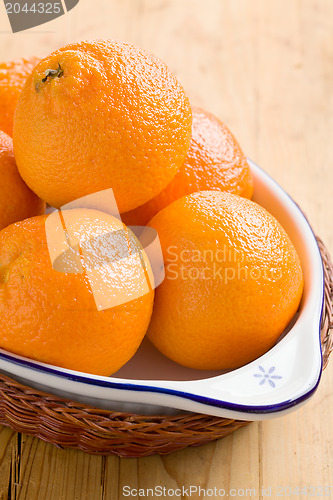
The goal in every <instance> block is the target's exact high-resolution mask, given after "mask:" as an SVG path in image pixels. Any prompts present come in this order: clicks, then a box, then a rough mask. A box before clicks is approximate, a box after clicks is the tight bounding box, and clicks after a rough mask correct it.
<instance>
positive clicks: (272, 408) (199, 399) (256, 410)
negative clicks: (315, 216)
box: [0, 160, 325, 414]
mask: <svg viewBox="0 0 333 500" xmlns="http://www.w3.org/2000/svg"><path fill="white" fill-rule="evenodd" d="M249 162H250V164H252V165H255V167H256V168H258V169H259V170H260V171H261V172H262V173H263V174H264V175H265V176H267V177H268V178H269V179H270V180H271V181H272V182H273V183H274V184H275V185H276V186H278V188H279V189H281V190H282V191H283V192H284V194H285V195H287V196H288V198H289V199H290V201H291V202H292V203H293V204H294V205H295V206H296V207H297V209H298V210H299V211H300V212H301V214H302V216H303V218H304V219H305V221H306V223H307V225H308V227H309V229H310V231H311V233H312V235H313V238H314V241H315V242H316V245H317V248H318V251H319V246H318V243H317V240H316V237H315V234H314V232H313V230H312V227H311V225H310V223H309V221H308V219H307V218H306V216H305V214H304V212H303V211H302V209H301V208H300V207H299V205H298V204H297V203H296V202H295V201H294V200H293V198H292V197H291V196H290V195H289V194H288V193H287V192H286V191H285V190H284V189H283V188H282V187H281V186H280V185H279V184H278V183H277V182H276V181H275V180H274V179H273V178H272V177H271V176H270V175H269V174H268V173H267V172H265V171H264V170H263V169H262V168H261V167H259V166H258V165H257V164H256V163H255V162H253V161H252V160H249ZM319 254H320V251H319ZM322 277H323V291H322V302H321V312H320V318H319V325H320V324H321V319H322V314H323V306H324V286H325V282H324V269H323V263H322ZM320 333H321V332H320V327H319V332H318V335H319V343H320ZM268 352H269V351H268ZM20 358H21V357H20ZM20 358H17V357H13V356H12V355H10V354H7V353H4V352H0V359H4V360H7V361H10V362H11V363H13V364H16V365H19V366H23V367H25V368H30V369H33V370H35V371H38V372H41V373H47V374H50V375H56V376H58V377H61V378H65V379H67V380H70V381H73V382H80V383H84V384H88V385H91V386H98V387H106V388H109V389H118V390H125V391H136V392H150V393H160V394H168V395H171V396H176V397H180V398H182V399H186V400H190V401H194V402H196V403H200V404H203V405H206V406H211V407H215V408H221V409H225V410H230V411H234V412H241V413H246V414H269V413H277V412H281V411H283V410H287V409H289V408H292V407H293V406H297V405H299V404H301V403H302V402H303V401H305V400H306V399H308V398H309V397H310V396H312V394H313V393H314V392H315V391H316V390H317V388H318V385H319V382H320V379H321V374H322V366H323V356H322V349H321V343H320V368H321V369H320V372H319V375H318V378H317V380H316V383H315V384H314V386H313V387H311V389H309V390H308V391H307V392H305V393H304V394H302V395H301V396H298V397H297V398H295V399H287V400H285V401H282V402H280V403H275V404H270V405H258V406H248V405H242V404H238V403H231V402H228V401H221V400H218V399H213V398H209V397H205V396H199V395H195V394H191V393H189V392H185V391H180V390H176V389H167V388H164V387H156V386H153V385H152V386H150V385H147V386H142V385H138V384H133V383H128V382H113V381H111V380H107V377H105V380H102V379H100V378H98V379H94V380H93V379H92V378H89V377H86V376H85V375H84V374H83V375H81V374H80V373H79V374H77V373H74V372H72V373H71V370H68V372H69V373H64V372H62V371H61V368H60V367H59V368H58V367H55V368H52V367H50V366H48V365H45V364H37V363H36V362H34V361H30V360H29V359H20ZM7 373H8V372H7Z"/></svg>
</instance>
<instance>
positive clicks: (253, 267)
mask: <svg viewBox="0 0 333 500" xmlns="http://www.w3.org/2000/svg"><path fill="white" fill-rule="evenodd" d="M149 225H150V226H152V227H153V228H155V229H156V230H157V232H158V235H159V238H160V241H161V245H162V249H163V254H164V259H165V268H166V278H165V280H164V281H163V283H162V284H161V285H160V286H159V287H158V288H157V289H156V297H155V305H154V311H153V316H152V320H151V323H150V326H149V330H148V337H149V338H150V339H151V341H152V342H153V343H154V345H155V346H156V347H157V348H158V349H159V350H160V351H161V352H162V353H163V354H165V355H166V356H168V357H169V358H171V359H172V360H173V361H176V362H178V363H180V364H182V365H185V366H188V367H191V368H196V369H207V370H222V369H233V368H237V367H239V366H241V365H244V364H246V363H248V362H250V361H252V360H254V359H255V358H257V357H259V356H260V355H262V354H264V353H265V352H266V351H267V350H268V349H270V348H271V347H272V346H273V345H274V343H275V342H276V341H277V339H278V338H279V336H280V335H281V334H282V333H283V331H284V329H285V328H286V327H287V325H288V324H289V322H290V321H291V320H292V318H293V316H294V315H295V313H296V311H297V308H298V306H299V303H300V300H301V296H302V290H303V275H302V269H301V265H300V260H299V257H298V255H297V253H296V250H295V248H294V246H293V245H292V243H291V241H290V239H289V237H288V235H287V234H286V232H285V231H284V229H283V228H282V227H281V225H280V224H279V222H278V221H277V220H276V219H275V218H274V217H272V216H271V215H270V214H269V213H268V212H267V211H266V210H265V209H264V208H262V207H261V206H259V205H257V204H256V203H254V202H252V201H250V200H248V199H246V198H242V197H240V196H237V195H233V194H230V193H225V192H216V191H206V192H199V193H194V194H192V195H188V196H185V197H183V198H181V199H179V200H177V201H175V202H174V203H172V204H171V205H169V206H168V207H167V208H165V209H163V210H161V211H160V212H159V213H158V214H157V215H156V216H155V217H154V218H153V219H152V220H151V222H150V223H149Z"/></svg>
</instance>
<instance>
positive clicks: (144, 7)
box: [0, 0, 333, 500]
mask: <svg viewBox="0 0 333 500" xmlns="http://www.w3.org/2000/svg"><path fill="white" fill-rule="evenodd" d="M100 37H111V38H115V39H121V40H127V41H131V42H134V43H136V44H138V45H140V46H142V47H144V48H146V49H148V50H150V51H151V52H154V53H156V54H157V55H158V56H160V57H161V58H162V59H163V60H164V61H165V62H166V63H167V64H168V65H169V66H170V67H171V68H172V69H173V71H174V72H175V73H176V75H177V76H178V78H179V79H180V81H181V82H182V83H183V85H184V86H185V88H186V89H187V92H188V94H189V96H190V99H191V101H192V102H193V103H195V104H197V105H200V106H202V107H204V108H206V109H208V110H209V111H211V112H213V113H214V114H216V115H217V116H218V117H220V118H221V119H222V120H224V121H225V122H226V123H227V124H228V125H229V127H230V128H231V130H232V131H233V132H234V134H235V135H236V137H237V138H238V140H239V142H240V144H241V145H242V147H243V149H244V151H245V152H246V154H247V155H248V156H249V157H251V158H252V159H253V160H255V161H256V162H257V163H259V164H260V165H261V166H262V167H264V168H265V169H266V170H267V171H268V172H269V173H270V174H271V175H272V176H274V177H275V179H277V181H278V182H280V184H282V186H283V187H284V188H285V189H286V190H287V191H288V192H289V193H290V194H291V195H292V196H293V197H294V199H295V200H296V201H297V202H298V203H299V205H300V206H301V207H302V208H303V210H304V211H305V213H306V214H307V216H308V217H309V219H310V221H311V223H312V226H313V228H314V229H315V231H316V232H317V234H319V235H320V236H321V237H322V238H323V239H324V241H325V243H326V245H327V246H328V248H330V249H331V251H333V227H332V217H331V214H332V211H333V198H332V184H333V147H332V146H333V2H332V0H119V1H118V0H97V1H94V2H93V1H92V0H80V2H79V4H78V5H77V6H76V7H75V8H74V9H73V10H72V11H71V12H69V13H68V14H66V15H65V16H63V17H60V18H58V19H56V20H54V21H52V22H50V23H48V24H46V25H43V26H40V27H39V28H36V29H33V30H30V31H26V32H22V33H17V34H11V32H10V31H9V23H8V20H7V18H6V14H5V11H4V6H3V4H2V2H1V6H0V60H1V59H3V60H4V59H11V58H14V57H17V56H22V55H25V56H28V55H32V54H37V55H44V54H45V55H46V54H47V53H48V52H50V51H51V50H53V49H55V48H57V47H59V46H61V45H63V44H65V43H67V42H70V41H73V40H79V39H84V38H100ZM332 378H333V360H332V361H331V363H330V364H329V366H328V368H327V369H326V370H325V372H324V374H323V377H322V380H321V383H320V387H319V389H318V391H317V392H316V394H315V395H314V397H313V398H312V399H311V400H310V401H309V402H308V403H307V404H306V405H305V406H304V407H302V408H301V409H299V410H297V411H295V412H293V413H291V414H290V415H287V416H284V417H280V418H277V419H274V420H271V421H267V422H260V423H252V424H251V425H249V426H247V427H245V428H243V429H240V430H238V431H237V432H235V433H233V434H232V435H230V436H229V437H227V438H225V439H223V440H220V441H218V442H214V443H211V444H208V445H205V446H202V447H199V448H193V449H186V450H183V451H181V452H177V453H174V454H172V455H169V456H167V457H163V458H161V457H159V456H152V457H149V458H142V459H119V458H118V457H96V456H90V455H87V454H84V453H82V452H77V451H75V450H59V449H57V448H56V447H54V446H52V445H50V444H46V443H44V442H42V441H40V440H38V439H37V438H33V437H29V436H26V435H18V434H17V433H15V432H13V431H12V430H11V429H9V428H5V427H0V496H1V498H2V499H7V498H10V499H14V498H15V499H20V500H21V499H22V500H23V499H28V500H37V499H38V500H43V499H47V500H62V499H65V500H72V499H80V500H85V499H87V500H99V499H116V498H125V495H124V492H123V487H124V486H130V487H131V488H143V489H146V488H153V487H154V486H156V485H162V486H165V487H166V488H174V489H175V488H177V487H180V488H181V487H182V486H184V487H185V488H189V487H190V486H198V487H199V486H201V487H202V488H213V489H214V488H215V487H216V488H217V489H220V488H224V489H225V490H226V493H229V496H233V497H234V498H244V497H250V496H251V497H252V498H258V499H259V498H260V499H261V498H266V497H268V496H270V498H280V497H281V498H287V497H290V498H292V499H296V498H301V499H304V498H310V497H320V496H324V497H325V498H330V496H328V495H327V494H328V492H329V488H330V495H331V497H333V427H332V426H331V422H332V419H333V381H332ZM262 487H263V488H264V489H265V491H264V492H262V490H261V489H262ZM288 488H290V489H288ZM325 488H326V489H325ZM250 489H252V491H250ZM254 490H255V491H254ZM263 493H264V494H263ZM269 494H270V495H269ZM184 497H186V496H183V498H184ZM130 498H133V497H130ZM134 498H137V497H134ZM191 498H198V494H194V493H193V494H192V497H191Z"/></svg>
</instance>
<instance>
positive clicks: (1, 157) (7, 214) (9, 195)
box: [0, 131, 45, 229]
mask: <svg viewBox="0 0 333 500" xmlns="http://www.w3.org/2000/svg"><path fill="white" fill-rule="evenodd" d="M44 212H45V203H44V202H43V201H42V200H41V199H39V198H38V196H36V195H35V193H33V192H32V191H31V190H30V189H29V188H28V186H27V185H26V184H25V183H24V182H23V180H22V178H21V176H20V174H19V173H18V170H17V166H16V163H15V159H14V152H13V141H12V139H11V138H10V137H9V136H8V135H7V134H5V133H4V132H1V131H0V229H3V228H4V227H6V226H9V224H12V223H13V222H17V221H20V220H23V219H27V218H28V217H33V216H34V215H41V214H43V213H44Z"/></svg>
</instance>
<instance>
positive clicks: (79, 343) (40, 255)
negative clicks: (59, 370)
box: [0, 209, 154, 375]
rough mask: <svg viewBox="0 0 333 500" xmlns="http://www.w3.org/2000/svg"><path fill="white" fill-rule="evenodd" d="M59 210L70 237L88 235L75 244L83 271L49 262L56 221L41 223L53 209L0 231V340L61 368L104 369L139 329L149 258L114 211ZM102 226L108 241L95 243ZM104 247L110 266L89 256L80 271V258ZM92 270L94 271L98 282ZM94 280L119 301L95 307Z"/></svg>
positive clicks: (143, 324) (118, 362)
mask: <svg viewBox="0 0 333 500" xmlns="http://www.w3.org/2000/svg"><path fill="white" fill-rule="evenodd" d="M62 214H63V220H64V221H65V227H66V230H67V232H68V234H69V235H70V239H71V240H72V241H75V240H77V239H80V240H82V239H84V240H86V241H87V242H92V243H93V244H92V245H91V246H90V250H89V248H88V247H86V250H85V252H86V254H85V253H84V252H83V258H84V259H85V265H84V268H83V272H78V271H79V270H78V269H77V268H75V269H74V271H73V272H60V271H59V270H56V269H54V268H53V267H52V264H51V259H50V255H51V253H50V254H49V250H48V248H50V249H51V250H54V249H55V248H56V247H57V246H58V247H59V243H60V247H61V246H62V240H61V237H59V234H61V231H60V232H59V227H58V226H57V224H56V223H54V222H53V223H52V224H53V228H52V227H51V226H49V225H48V223H49V221H53V219H48V218H49V217H52V216H53V215H54V214H51V215H45V216H39V217H33V218H30V219H27V220H25V221H22V222H18V223H16V224H12V225H11V226H9V227H8V228H6V229H4V230H2V231H1V232H0V263H1V266H0V283H1V284H0V347H1V348H3V349H6V350H8V351H11V352H13V353H16V354H19V355H22V356H27V357H29V358H32V359H35V360H38V361H42V362H46V363H50V364H54V365H58V366H61V367H65V368H68V369H73V370H78V371H84V372H89V373H94V374H98V375H110V374H112V373H114V372H115V371H117V370H118V369H119V368H120V367H121V366H122V365H123V364H125V363H126V362H127V361H128V359H130V358H131V357H132V356H133V354H134V353H135V351H136V350H137V348H138V346H139V345H140V343H141V340H142V338H143V337H144V335H145V332H146V330H147V327H148V323H149V320H150V317H151V312H152V306H153V297H154V291H153V290H152V288H151V286H148V283H147V273H148V274H149V273H150V270H149V269H150V268H149V262H148V260H147V257H146V255H145V252H144V251H143V250H142V248H141V246H140V243H139V242H138V240H137V239H136V237H135V236H134V235H133V233H131V232H130V231H129V230H127V228H126V226H124V225H123V224H122V223H121V222H120V221H119V220H118V219H116V218H115V217H112V216H111V215H108V214H105V213H103V212H99V211H96V210H89V209H73V210H67V211H66V212H62ZM56 221H57V219H56ZM50 227H51V229H50ZM108 234H109V235H110V234H114V235H115V239H114V240H113V243H116V244H115V245H113V246H112V245H109V246H108V247H105V246H104V247H103V238H104V237H105V236H107V235H108ZM57 238H58V240H57ZM100 238H101V239H100ZM98 241H99V242H100V244H99V245H97V246H96V242H98ZM105 241H106V240H104V242H105ZM94 242H95V243H94ZM60 247H59V248H60ZM103 248H104V250H103ZM105 249H108V250H107V256H108V257H109V258H110V259H111V262H112V265H111V267H110V268H108V269H107V268H106V267H105V266H104V267H103V266H102V267H101V269H99V268H98V266H96V265H95V264H94V262H93V261H92V265H91V266H90V271H89V272H88V267H89V266H87V260H89V258H90V260H91V255H93V257H94V259H93V260H95V262H98V261H99V259H101V258H102V257H103V251H104V252H105ZM81 250H82V247H81ZM124 252H125V253H127V255H126V258H124V255H125V254H124ZM89 253H90V256H89ZM121 254H122V255H121ZM60 255H61V254H60ZM66 259H67V257H65V260H64V262H65V264H66V263H67V264H68V263H69V264H70V262H69V261H68V259H67V260H66ZM110 259H109V260H110ZM143 263H144V265H143ZM145 266H146V267H145ZM93 268H95V269H93ZM91 269H93V271H91ZM67 270H68V268H67ZM92 272H98V273H99V277H100V280H99V282H98V280H97V281H96V279H95V278H96V276H95V278H94V276H93V277H92V275H91V273H92ZM89 273H90V274H89ZM124 278H126V279H124ZM93 282H95V285H96V283H97V286H96V288H95V289H94V288H93V287H92V283H93ZM101 283H103V286H104V287H105V289H104V291H105V294H106V295H107V294H109V292H110V290H111V291H112V293H114V298H117V297H118V298H119V296H120V298H121V299H123V297H125V301H124V300H122V301H120V302H119V301H118V303H117V304H116V305H114V306H112V303H113V304H115V302H114V301H113V298H112V301H111V302H109V306H110V307H105V308H103V309H98V306H99V300H100V298H101V291H102V292H103V288H100V289H99V290H98V289H97V288H98V285H100V284H101ZM94 290H95V291H94ZM103 293H104V292H103ZM96 294H97V295H96ZM102 299H103V297H102ZM110 304H111V305H110Z"/></svg>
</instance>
